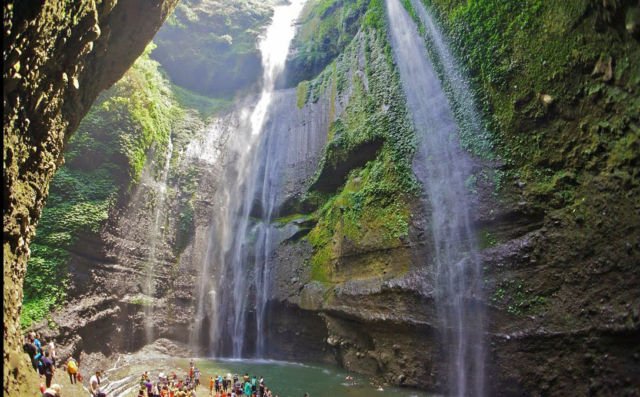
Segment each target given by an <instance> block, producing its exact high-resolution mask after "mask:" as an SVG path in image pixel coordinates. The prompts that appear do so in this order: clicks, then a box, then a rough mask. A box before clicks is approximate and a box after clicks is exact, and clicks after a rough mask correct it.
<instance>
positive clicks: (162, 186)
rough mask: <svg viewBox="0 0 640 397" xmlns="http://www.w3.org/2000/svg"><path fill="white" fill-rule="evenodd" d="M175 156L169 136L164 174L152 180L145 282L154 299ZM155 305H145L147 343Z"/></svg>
mask: <svg viewBox="0 0 640 397" xmlns="http://www.w3.org/2000/svg"><path fill="white" fill-rule="evenodd" d="M172 155H173V143H172V141H171V136H169V142H168V143H167V153H166V156H165V159H164V165H163V167H162V173H161V174H160V178H159V179H158V180H155V179H153V178H151V181H150V182H151V183H152V186H153V194H154V197H155V203H154V208H153V223H152V225H151V230H149V235H148V238H147V244H148V246H149V257H148V259H147V266H146V269H145V273H146V277H145V282H144V292H145V294H146V295H147V296H148V297H150V298H151V299H153V297H154V295H155V292H156V287H155V282H154V275H155V274H156V269H155V268H156V264H157V262H158V244H159V243H160V241H162V239H163V237H164V223H165V220H166V201H167V180H168V178H169V168H170V165H171V157H172ZM154 306H155V305H154V304H146V305H144V319H145V321H144V331H145V339H146V342H147V343H151V342H153V339H154V335H153V308H154Z"/></svg>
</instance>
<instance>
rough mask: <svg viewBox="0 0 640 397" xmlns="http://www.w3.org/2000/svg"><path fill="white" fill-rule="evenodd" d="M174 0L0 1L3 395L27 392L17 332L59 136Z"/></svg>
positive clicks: (29, 381) (32, 390) (31, 385)
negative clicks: (0, 8)
mask: <svg viewBox="0 0 640 397" xmlns="http://www.w3.org/2000/svg"><path fill="white" fill-rule="evenodd" d="M176 3H177V0H157V1H156V0H136V1H123V2H117V1H116V0H104V1H93V0H90V1H88V0H85V1H77V2H67V1H62V0H58V1H48V2H39V1H19V2H17V1H8V2H5V3H4V5H3V11H4V15H3V29H4V32H3V35H4V38H3V52H2V59H3V85H4V90H3V108H4V115H3V129H4V135H3V162H4V167H3V179H4V195H3V199H4V207H3V224H4V234H3V253H4V276H3V277H4V298H3V299H4V300H3V307H4V346H3V347H4V353H3V360H4V395H21V396H22V395H31V394H33V395H35V394H36V390H37V387H35V383H36V379H35V377H30V376H29V375H30V374H32V373H33V372H32V370H31V369H30V368H29V367H30V366H29V363H28V359H27V356H26V355H24V354H23V353H22V341H21V333H20V326H19V318H20V304H21V301H22V283H23V279H24V274H25V269H26V262H27V259H28V257H29V242H30V240H31V238H32V237H33V235H34V233H35V226H36V224H37V221H38V218H39V217H40V213H41V210H42V207H43V205H44V202H45V200H46V197H47V192H48V184H49V182H50V180H51V178H52V176H53V174H54V172H55V170H56V168H57V167H58V165H59V164H60V162H61V161H62V157H61V156H60V155H61V153H62V149H63V146H64V142H65V138H66V136H67V135H68V134H70V133H71V132H73V131H74V130H75V128H76V127H77V126H78V123H79V121H80V120H81V119H82V117H83V116H84V114H85V113H86V112H87V110H88V109H89V106H90V105H91V103H92V102H93V100H94V99H95V98H96V96H97V95H98V93H99V92H100V91H102V90H103V89H105V88H107V87H109V86H110V85H111V84H113V83H114V82H115V81H117V79H118V78H119V77H120V76H122V74H123V73H124V72H125V71H126V70H127V69H128V68H129V66H130V65H131V64H132V63H133V61H134V60H135V59H136V58H137V56H138V55H140V53H142V51H143V50H144V48H145V46H146V44H147V43H148V42H149V41H150V40H151V38H152V37H153V35H154V33H155V32H156V31H157V29H158V28H159V27H160V25H161V24H162V22H163V21H164V20H165V19H166V17H167V16H168V14H169V13H170V12H171V10H172V9H173V7H174V6H175V4H176Z"/></svg>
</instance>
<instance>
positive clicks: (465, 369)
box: [386, 0, 484, 396]
mask: <svg viewBox="0 0 640 397" xmlns="http://www.w3.org/2000/svg"><path fill="white" fill-rule="evenodd" d="M413 3H414V4H415V6H416V7H417V9H419V10H420V11H419V15H420V17H421V18H424V17H425V15H427V14H426V10H425V9H424V8H423V7H422V4H418V3H419V1H414V2H413ZM386 6H387V14H388V18H389V29H390V38H391V43H392V47H393V52H394V54H395V60H396V64H397V67H398V70H399V73H400V77H401V80H402V85H403V87H404V91H405V93H406V98H407V105H408V107H409V110H410V113H411V115H412V119H413V122H414V127H415V129H416V131H417V134H418V137H419V147H418V151H417V152H418V153H417V156H416V159H415V161H414V171H415V173H416V176H417V177H418V179H419V180H420V182H421V183H422V185H423V187H424V202H425V206H426V207H427V208H428V209H429V212H430V216H431V234H432V236H433V243H434V251H435V252H433V254H432V257H431V258H427V259H426V261H425V262H427V263H429V262H430V263H432V264H433V267H434V273H435V274H434V278H435V281H436V304H437V310H438V314H439V320H440V323H441V327H440V328H441V331H442V332H441V338H442V348H441V351H442V354H443V358H444V359H445V360H446V363H447V371H446V374H445V375H446V379H447V393H448V394H449V395H455V396H471V395H473V396H482V395H484V343H483V338H484V315H483V310H482V305H481V291H482V274H481V268H480V264H479V261H478V258H477V249H476V246H475V240H474V234H473V232H472V229H471V222H470V205H469V203H468V200H467V196H468V194H469V193H468V191H467V188H466V186H465V182H466V180H467V178H469V176H470V175H471V166H472V164H471V161H470V158H469V155H468V154H467V153H466V152H465V151H464V150H462V149H461V148H460V143H459V125H458V124H457V122H456V120H455V118H454V114H453V111H452V106H451V103H450V101H449V99H448V98H447V96H446V95H445V91H444V89H443V86H442V84H441V82H440V80H439V78H438V76H437V74H436V71H435V69H434V62H433V60H432V59H430V57H429V55H428V54H429V53H428V51H427V48H426V45H425V41H424V39H423V38H422V37H421V35H420V33H419V31H418V29H417V27H416V24H415V22H414V21H413V20H412V18H411V17H410V15H409V13H408V12H407V11H406V10H405V8H404V7H403V6H402V4H401V2H400V0H386ZM423 23H424V22H423ZM435 41H436V42H439V48H440V49H439V50H436V53H438V54H439V56H442V55H443V54H448V53H446V52H445V50H446V47H445V46H444V42H443V41H442V40H441V37H440V36H438V37H436V38H435ZM439 61H441V62H443V63H447V62H449V64H451V58H450V57H449V58H447V59H445V60H444V61H443V60H439ZM445 70H446V68H445ZM446 77H447V76H445V78H446ZM450 77H455V78H458V77H459V76H450ZM456 84H458V83H456ZM477 132H478V133H480V131H479V130H478V131H477ZM434 361H437V359H434Z"/></svg>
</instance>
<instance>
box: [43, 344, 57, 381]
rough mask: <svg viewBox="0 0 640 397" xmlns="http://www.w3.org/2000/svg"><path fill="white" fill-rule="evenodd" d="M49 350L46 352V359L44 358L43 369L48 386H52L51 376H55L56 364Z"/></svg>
mask: <svg viewBox="0 0 640 397" xmlns="http://www.w3.org/2000/svg"><path fill="white" fill-rule="evenodd" d="M50 355H51V354H50V353H49V351H46V352H44V359H43V360H42V370H43V373H44V378H45V384H46V385H47V387H51V378H53V372H54V370H55V369H54V366H53V361H51V358H49V357H50Z"/></svg>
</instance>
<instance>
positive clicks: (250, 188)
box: [192, 0, 304, 358]
mask: <svg viewBox="0 0 640 397" xmlns="http://www.w3.org/2000/svg"><path fill="white" fill-rule="evenodd" d="M303 4H304V0H295V1H292V2H291V3H289V4H285V5H279V6H276V7H275V9H274V16H273V20H272V22H271V25H270V26H269V27H268V29H267V31H266V33H265V35H264V37H263V38H262V40H261V41H260V45H259V48H260V51H261V53H262V66H263V70H264V73H263V77H262V91H261V93H260V95H259V99H258V101H257V103H256V104H255V106H247V107H245V108H244V109H242V110H240V111H238V115H239V116H238V119H239V121H238V124H237V127H236V128H235V130H234V131H233V133H232V134H231V135H230V138H229V142H227V145H226V152H225V156H226V158H225V169H224V175H223V176H222V182H221V184H220V186H221V189H219V190H218V192H217V196H216V197H215V198H214V200H213V201H214V202H215V205H216V208H217V210H216V211H215V214H214V216H213V219H212V222H211V227H210V231H209V233H210V239H209V247H208V249H207V253H206V255H205V256H204V259H203V262H202V270H201V275H200V287H199V294H198V308H197V314H196V316H197V317H196V327H195V331H194V335H192V342H193V343H194V344H198V343H200V341H202V340H205V341H208V345H209V353H210V354H212V355H214V356H218V357H220V356H226V357H234V358H240V357H261V356H262V355H263V354H264V349H265V341H264V335H265V329H264V327H265V324H264V320H265V309H266V300H267V290H268V289H267V283H268V280H269V266H268V263H267V260H268V252H269V250H270V247H271V245H272V240H273V235H272V234H273V230H272V228H271V227H270V220H271V217H272V215H273V211H274V207H275V203H276V197H275V195H276V192H277V186H278V180H279V178H278V170H279V169H280V167H279V163H278V158H279V157H278V155H280V154H281V153H278V151H277V150H276V149H277V148H280V149H279V151H280V152H282V151H286V150H287V149H286V145H285V146H283V145H278V144H277V142H275V141H274V139H277V138H274V137H273V136H271V135H272V134H270V133H269V132H273V131H275V130H276V129H274V128H265V121H266V120H267V116H268V112H269V109H270V106H271V105H272V103H273V100H274V97H275V96H276V95H277V92H276V90H275V85H276V80H277V78H278V76H279V75H280V73H281V72H282V71H283V69H284V63H285V60H286V57H287V54H288V51H289V45H290V43H291V40H292V39H293V35H294V33H295V25H294V21H295V19H296V18H297V16H298V15H299V13H300V11H301V10H302V6H303ZM257 203H259V204H257ZM256 205H257V206H258V207H259V208H257V207H256ZM206 324H208V326H207V325H206ZM202 333H206V335H203V334H202ZM248 333H251V334H252V335H256V338H255V339H256V342H255V346H254V345H251V346H248V345H247V344H246V342H247V339H248V338H247V334H248Z"/></svg>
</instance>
